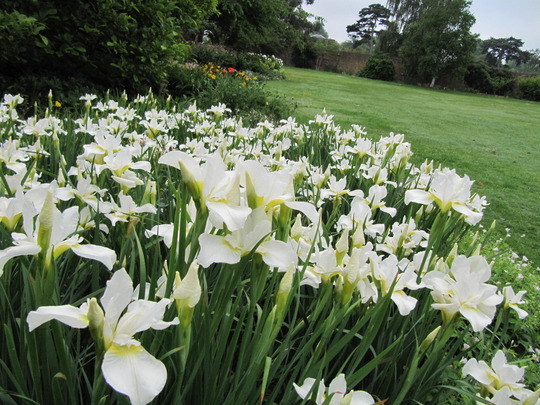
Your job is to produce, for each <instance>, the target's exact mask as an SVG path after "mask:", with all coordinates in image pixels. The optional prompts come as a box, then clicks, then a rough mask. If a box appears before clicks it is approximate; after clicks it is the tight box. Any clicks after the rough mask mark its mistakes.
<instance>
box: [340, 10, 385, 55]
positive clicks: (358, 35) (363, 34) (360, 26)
mask: <svg viewBox="0 0 540 405" xmlns="http://www.w3.org/2000/svg"><path fill="white" fill-rule="evenodd" d="M390 14H391V13H390V10H388V9H387V8H386V7H384V6H382V5H380V4H371V5H369V6H368V7H365V8H363V9H362V10H360V12H359V13H358V17H359V19H358V21H356V22H355V23H354V24H351V25H348V26H347V33H348V34H349V37H350V38H351V39H352V40H353V44H355V45H356V46H358V45H360V44H361V43H363V42H368V43H369V53H373V44H374V41H375V37H376V35H377V34H378V33H379V32H381V31H382V28H381V27H386V26H388V24H389V22H390V21H389V18H390Z"/></svg>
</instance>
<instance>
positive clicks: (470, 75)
mask: <svg viewBox="0 0 540 405" xmlns="http://www.w3.org/2000/svg"><path fill="white" fill-rule="evenodd" d="M465 84H466V85H467V86H469V87H470V88H471V89H473V90H476V91H478V92H480V93H486V94H493V95H498V96H508V95H511V94H512V92H513V91H514V87H515V85H516V77H515V75H514V73H513V72H512V71H511V70H510V69H507V68H496V67H493V66H489V65H488V64H486V63H485V62H474V63H472V64H470V65H469V66H468V67H467V73H466V74H465Z"/></svg>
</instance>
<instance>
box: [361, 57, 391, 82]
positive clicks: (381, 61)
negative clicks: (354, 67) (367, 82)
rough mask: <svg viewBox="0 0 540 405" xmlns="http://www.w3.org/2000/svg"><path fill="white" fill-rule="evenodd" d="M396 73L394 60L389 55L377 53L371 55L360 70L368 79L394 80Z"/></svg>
mask: <svg viewBox="0 0 540 405" xmlns="http://www.w3.org/2000/svg"><path fill="white" fill-rule="evenodd" d="M395 74H396V71H395V68H394V62H392V59H390V57H389V56H388V55H385V54H375V55H373V56H370V57H369V59H368V60H367V62H366V66H365V67H364V68H363V69H362V70H361V71H360V73H359V75H360V76H362V77H366V78H368V79H375V80H386V81H390V82H391V81H394V75H395Z"/></svg>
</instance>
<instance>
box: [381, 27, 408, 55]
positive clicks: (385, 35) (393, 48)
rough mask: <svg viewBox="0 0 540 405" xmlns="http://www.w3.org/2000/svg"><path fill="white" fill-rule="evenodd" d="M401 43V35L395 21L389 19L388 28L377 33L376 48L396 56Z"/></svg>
mask: <svg viewBox="0 0 540 405" xmlns="http://www.w3.org/2000/svg"><path fill="white" fill-rule="evenodd" d="M402 43H403V36H402V35H401V33H400V32H399V30H398V25H397V23H396V22H395V21H390V22H389V24H388V28H387V29H385V30H383V31H381V32H380V33H379V36H378V41H377V47H376V50H377V51H378V52H381V53H387V54H389V55H392V56H397V55H398V53H399V48H400V47H401V45H402Z"/></svg>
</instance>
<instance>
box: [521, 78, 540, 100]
mask: <svg viewBox="0 0 540 405" xmlns="http://www.w3.org/2000/svg"><path fill="white" fill-rule="evenodd" d="M518 87H519V95H520V97H521V98H524V99H526V100H532V101H540V76H536V77H528V78H525V79H521V80H519V81H518Z"/></svg>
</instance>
